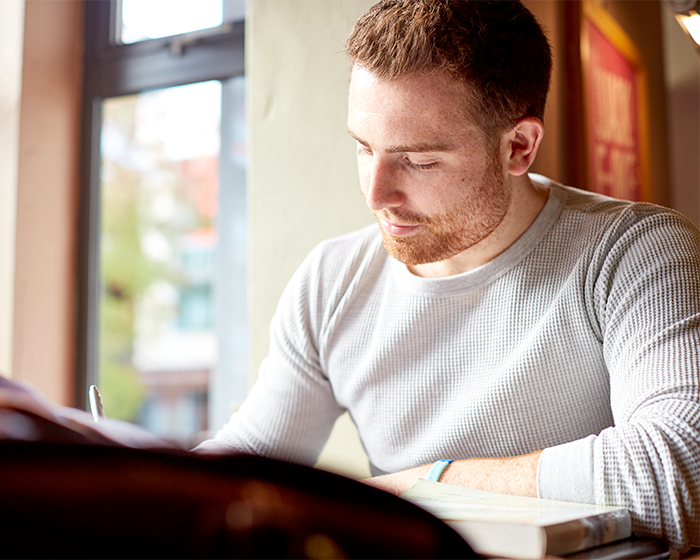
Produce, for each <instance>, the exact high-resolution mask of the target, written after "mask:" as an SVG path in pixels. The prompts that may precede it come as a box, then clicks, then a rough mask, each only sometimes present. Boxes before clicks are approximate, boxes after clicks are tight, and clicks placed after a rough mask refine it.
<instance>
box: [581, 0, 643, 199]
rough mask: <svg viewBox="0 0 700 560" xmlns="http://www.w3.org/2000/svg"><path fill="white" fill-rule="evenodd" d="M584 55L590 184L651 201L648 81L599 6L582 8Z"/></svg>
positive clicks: (633, 50)
mask: <svg viewBox="0 0 700 560" xmlns="http://www.w3.org/2000/svg"><path fill="white" fill-rule="evenodd" d="M581 10H582V12H581V18H580V25H581V27H580V37H581V44H580V53H581V87H582V100H583V109H584V111H583V122H582V125H583V129H584V137H585V139H584V151H585V165H584V167H585V170H586V173H585V174H586V185H587V187H588V189H589V190H591V191H594V192H598V193H601V194H605V195H609V196H613V197H615V198H621V199H625V200H649V198H650V185H649V123H648V116H647V115H648V112H647V111H648V102H647V81H646V80H647V78H646V69H645V65H644V61H643V59H642V56H641V55H640V53H639V51H638V49H637V47H636V46H635V45H634V43H633V42H632V41H631V39H630V38H629V37H628V35H627V34H626V33H625V32H624V30H623V29H622V28H621V27H620V25H619V24H618V23H617V22H616V21H615V19H614V18H613V17H612V16H611V15H610V13H609V12H608V11H607V10H605V8H603V7H602V6H601V5H600V4H599V3H598V2H596V1H594V0H584V1H583V2H582V3H581Z"/></svg>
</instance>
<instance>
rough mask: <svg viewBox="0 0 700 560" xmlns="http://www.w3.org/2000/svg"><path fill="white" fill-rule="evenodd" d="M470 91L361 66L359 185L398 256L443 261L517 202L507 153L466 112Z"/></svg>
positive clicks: (436, 79)
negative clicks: (490, 144) (389, 76)
mask: <svg viewBox="0 0 700 560" xmlns="http://www.w3.org/2000/svg"><path fill="white" fill-rule="evenodd" d="M468 99H469V97H468V94H467V90H466V87H465V86H464V85H463V84H461V83H458V82H455V81H452V80H450V79H449V78H447V77H445V76H443V75H441V74H435V75H428V76H410V77H406V78H401V79H396V80H381V79H378V78H377V77H376V76H374V74H372V73H371V72H369V71H367V70H365V69H363V68H361V67H357V66H356V67H355V68H354V69H353V72H352V78H351V81H350V98H349V108H348V131H349V132H350V135H351V136H352V137H353V138H355V140H356V141H357V162H358V169H359V175H360V187H361V189H362V194H363V196H364V197H365V200H366V201H367V206H368V207H369V208H370V210H372V212H373V213H374V215H375V217H376V218H377V221H378V222H379V226H380V228H381V231H382V236H383V238H384V245H385V247H386V249H387V251H388V252H389V254H391V255H392V256H393V257H394V258H396V259H397V260H399V261H402V262H404V263H406V264H407V265H418V264H425V263H433V262H438V261H444V260H446V259H449V258H450V257H453V256H455V255H457V254H459V253H461V252H463V251H465V250H466V249H469V248H470V247H472V246H473V245H475V244H476V243H478V242H479V241H481V240H482V239H484V238H485V237H486V236H488V235H489V234H490V233H491V232H493V230H494V229H495V228H496V227H497V226H498V224H499V223H500V222H501V220H502V219H503V217H504V215H505V213H506V211H507V210H508V205H509V203H510V190H509V185H508V182H507V178H506V177H507V176H506V174H505V173H504V171H503V169H504V166H503V165H502V162H501V158H500V150H499V149H498V148H497V147H496V148H495V149H491V150H489V149H487V145H486V142H485V140H484V136H483V133H482V132H481V131H480V130H479V129H478V128H477V127H476V125H474V124H473V122H472V121H471V120H470V119H469V118H468V117H467V114H466V113H467V111H466V108H467V105H466V104H467V102H468V101H467V100H468Z"/></svg>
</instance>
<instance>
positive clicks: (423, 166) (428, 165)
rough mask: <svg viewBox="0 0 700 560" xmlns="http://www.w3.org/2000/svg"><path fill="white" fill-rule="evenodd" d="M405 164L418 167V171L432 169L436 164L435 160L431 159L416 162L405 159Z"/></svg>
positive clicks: (413, 167)
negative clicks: (428, 161)
mask: <svg viewBox="0 0 700 560" xmlns="http://www.w3.org/2000/svg"><path fill="white" fill-rule="evenodd" d="M406 165H408V167H410V168H411V169H418V170H419V171H428V170H429V169H434V168H436V167H437V166H438V162H437V161H433V162H430V163H416V162H413V161H411V160H410V159H406Z"/></svg>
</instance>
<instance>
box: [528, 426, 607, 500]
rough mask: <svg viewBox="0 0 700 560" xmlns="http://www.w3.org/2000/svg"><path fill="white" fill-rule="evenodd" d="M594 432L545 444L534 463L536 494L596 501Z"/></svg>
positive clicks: (551, 498)
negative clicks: (547, 445)
mask: <svg viewBox="0 0 700 560" xmlns="http://www.w3.org/2000/svg"><path fill="white" fill-rule="evenodd" d="M595 440H596V436H588V437H586V438H583V439H579V440H576V441H571V442H569V443H564V444H562V445H557V446H555V447H548V448H547V449H545V450H543V451H542V454H541V455H540V460H539V463H538V465H537V496H538V497H539V498H545V499H548V500H559V501H563V502H577V503H580V504H594V503H595V485H594V482H593V480H594V477H593V446H594V444H595Z"/></svg>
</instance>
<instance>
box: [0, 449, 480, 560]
mask: <svg viewBox="0 0 700 560" xmlns="http://www.w3.org/2000/svg"><path fill="white" fill-rule="evenodd" d="M0 528H1V529H0V533H1V535H2V538H0V557H3V558H68V557H70V558H134V557H139V558H226V557H228V558H476V557H478V556H477V555H476V554H475V553H474V552H473V551H472V550H471V548H470V547H469V546H468V545H467V543H466V542H465V541H464V540H463V539H462V538H461V537H460V536H459V535H458V534H457V533H456V532H454V531H453V530H452V529H451V528H450V527H448V526H447V525H446V524H444V523H443V522H441V521H439V520H438V519H437V518H435V517H433V516H432V515H430V514H428V513H427V512H425V511H423V510H422V509H420V508H418V507H417V506H414V505H413V504H411V503H409V502H406V501H404V500H402V499H400V498H397V497H395V496H392V495H390V494H387V493H385V492H382V491H379V490H376V489H374V488H371V487H368V486H366V485H364V484H362V483H360V482H357V481H354V480H350V479H347V478H344V477H342V476H338V475H334V474H331V473H328V472H324V471H319V470H316V469H312V468H310V467H302V466H299V465H293V464H289V463H283V462H280V461H275V460H272V459H266V458H263V457H254V456H249V455H233V456H199V455H195V454H192V453H187V452H184V451H176V450H170V451H168V450H158V451H154V450H145V449H132V448H127V447H119V446H107V445H85V444H73V443H50V442H36V441H34V442H27V441H12V440H6V441H0Z"/></svg>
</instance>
